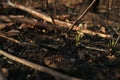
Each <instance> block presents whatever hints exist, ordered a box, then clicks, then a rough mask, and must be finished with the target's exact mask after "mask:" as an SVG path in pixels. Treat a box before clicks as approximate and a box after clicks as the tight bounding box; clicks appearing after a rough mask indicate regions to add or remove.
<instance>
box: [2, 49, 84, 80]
mask: <svg viewBox="0 0 120 80" xmlns="http://www.w3.org/2000/svg"><path fill="white" fill-rule="evenodd" d="M0 54H1V55H3V56H5V57H7V58H9V59H11V60H13V61H16V62H18V63H21V64H23V65H26V66H28V67H30V68H33V69H35V70H38V71H43V72H46V73H49V74H51V75H52V76H54V77H58V78H60V79H62V80H82V79H78V78H75V77H71V76H68V75H66V74H62V73H60V72H57V71H55V70H52V69H50V68H47V67H44V66H41V65H38V64H35V63H32V62H30V61H27V60H25V59H21V58H18V57H16V56H13V55H10V54H9V53H7V52H5V51H3V50H0Z"/></svg>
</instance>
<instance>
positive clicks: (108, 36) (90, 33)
mask: <svg viewBox="0 0 120 80" xmlns="http://www.w3.org/2000/svg"><path fill="white" fill-rule="evenodd" d="M7 4H8V5H10V6H12V7H14V8H18V9H21V10H24V11H26V12H28V13H30V14H32V15H33V16H36V17H38V18H42V19H44V20H46V21H47V22H50V23H52V20H51V18H50V17H49V16H47V15H46V14H44V13H43V12H41V13H40V12H37V11H35V10H32V9H29V8H27V7H24V6H22V5H18V4H17V5H16V4H13V3H12V2H11V1H10V0H8V3H7ZM54 21H55V23H56V25H59V26H64V28H65V27H66V28H68V29H69V28H70V27H71V26H72V24H71V23H67V22H63V21H60V20H57V19H54ZM73 30H76V31H77V30H81V32H82V33H85V34H89V35H98V36H101V37H103V38H111V37H112V36H111V35H108V34H103V33H99V32H94V31H91V30H88V29H80V28H79V27H78V26H74V27H73Z"/></svg>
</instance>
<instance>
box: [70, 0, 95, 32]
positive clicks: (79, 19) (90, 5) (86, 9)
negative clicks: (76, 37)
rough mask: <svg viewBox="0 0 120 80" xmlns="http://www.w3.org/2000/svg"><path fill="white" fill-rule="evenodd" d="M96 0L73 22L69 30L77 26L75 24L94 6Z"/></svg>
mask: <svg viewBox="0 0 120 80" xmlns="http://www.w3.org/2000/svg"><path fill="white" fill-rule="evenodd" d="M95 1H96V0H93V1H92V3H91V4H90V5H89V6H88V7H87V9H85V11H84V12H83V13H82V14H81V15H80V16H79V17H78V18H77V20H76V21H75V22H74V23H73V24H72V26H71V28H70V30H69V31H71V30H72V29H73V27H74V26H75V24H76V23H77V22H78V21H79V20H81V19H82V18H83V17H84V16H85V14H86V13H87V12H88V11H89V9H90V8H91V7H92V5H93V4H94V3H95Z"/></svg>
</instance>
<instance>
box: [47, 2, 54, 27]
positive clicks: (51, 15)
mask: <svg viewBox="0 0 120 80" xmlns="http://www.w3.org/2000/svg"><path fill="white" fill-rule="evenodd" d="M45 2H46V6H47V10H48V12H49V14H50V17H51V19H52V22H53V24H54V27H56V24H55V21H54V17H53V14H52V12H51V11H50V8H49V4H48V0H45Z"/></svg>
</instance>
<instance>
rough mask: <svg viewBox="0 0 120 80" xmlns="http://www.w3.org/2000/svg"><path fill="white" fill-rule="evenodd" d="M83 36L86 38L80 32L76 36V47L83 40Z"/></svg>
mask: <svg viewBox="0 0 120 80" xmlns="http://www.w3.org/2000/svg"><path fill="white" fill-rule="evenodd" d="M83 36H84V34H83V33H82V32H81V31H78V32H77V35H76V37H75V39H76V46H78V45H79V41H80V39H81V38H82V37H83Z"/></svg>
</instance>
